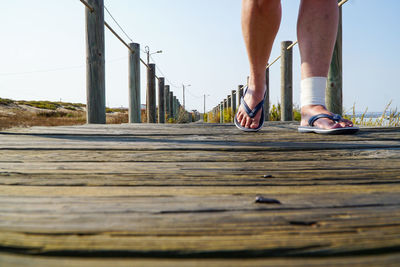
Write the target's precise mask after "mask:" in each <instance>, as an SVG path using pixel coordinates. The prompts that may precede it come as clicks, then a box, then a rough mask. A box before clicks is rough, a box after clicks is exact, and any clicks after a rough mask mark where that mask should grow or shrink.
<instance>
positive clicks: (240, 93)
mask: <svg viewBox="0 0 400 267" xmlns="http://www.w3.org/2000/svg"><path fill="white" fill-rule="evenodd" d="M242 96H243V85H242V84H241V85H238V98H237V99H238V103H237V108H238V109H239V106H240V100H241V99H242Z"/></svg>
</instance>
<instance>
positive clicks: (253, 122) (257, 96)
mask: <svg viewBox="0 0 400 267" xmlns="http://www.w3.org/2000/svg"><path fill="white" fill-rule="evenodd" d="M264 95H265V90H264V91H262V92H259V91H257V92H256V91H255V90H252V89H250V88H249V89H247V92H246V94H245V95H244V97H243V98H244V101H245V102H246V104H247V106H248V107H249V108H250V109H254V108H255V107H256V106H257V105H258V103H260V102H261V101H262V100H263V99H264ZM262 110H263V109H260V110H259V111H258V112H257V114H256V116H255V117H254V118H250V117H249V115H247V113H246V111H245V109H244V107H243V106H242V105H240V106H239V109H238V112H237V114H236V118H237V121H238V122H239V123H240V125H242V126H243V127H245V128H249V129H256V128H257V127H258V125H259V123H260V118H261V112H262Z"/></svg>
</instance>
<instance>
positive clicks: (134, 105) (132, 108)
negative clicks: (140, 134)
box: [129, 43, 141, 123]
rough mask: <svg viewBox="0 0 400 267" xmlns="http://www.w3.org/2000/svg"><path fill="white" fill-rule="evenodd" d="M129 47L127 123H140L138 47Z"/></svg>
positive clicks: (130, 45) (136, 45) (131, 45)
mask: <svg viewBox="0 0 400 267" xmlns="http://www.w3.org/2000/svg"><path fill="white" fill-rule="evenodd" d="M129 47H130V48H131V49H132V50H133V52H131V51H130V50H129V123H140V122H141V118H140V45H139V44H136V43H130V44H129Z"/></svg>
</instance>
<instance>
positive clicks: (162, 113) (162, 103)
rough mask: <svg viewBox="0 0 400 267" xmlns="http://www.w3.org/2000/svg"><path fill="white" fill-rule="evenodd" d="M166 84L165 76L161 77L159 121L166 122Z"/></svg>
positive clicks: (159, 83)
mask: <svg viewBox="0 0 400 267" xmlns="http://www.w3.org/2000/svg"><path fill="white" fill-rule="evenodd" d="M164 86H165V79H164V77H160V78H159V79H158V123H165V99H164V90H165V88H164Z"/></svg>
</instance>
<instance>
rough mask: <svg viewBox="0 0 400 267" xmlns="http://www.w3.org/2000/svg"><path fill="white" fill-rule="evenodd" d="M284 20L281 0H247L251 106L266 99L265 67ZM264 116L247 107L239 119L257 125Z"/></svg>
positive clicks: (245, 27)
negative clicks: (251, 111)
mask: <svg viewBox="0 0 400 267" xmlns="http://www.w3.org/2000/svg"><path fill="white" fill-rule="evenodd" d="M280 21H281V2H280V0H243V2H242V31H243V38H244V41H245V44H246V49H247V55H248V58H249V63H250V79H249V88H248V90H247V93H246V95H245V97H244V100H245V101H246V103H247V105H248V106H249V107H250V108H251V109H253V108H254V107H255V106H256V105H257V104H258V103H259V102H260V101H262V99H263V98H264V92H265V89H266V88H265V68H266V66H267V63H268V59H269V56H270V54H271V49H272V44H273V42H274V39H275V36H276V33H277V32H278V29H279V24H280ZM260 117H261V110H260V111H259V112H258V113H257V115H256V116H255V117H254V118H253V119H251V118H250V117H249V116H248V115H247V114H246V112H245V111H244V109H243V107H239V110H238V113H237V120H238V121H239V122H240V124H241V125H242V126H244V127H247V128H257V127H258V124H259V121H260Z"/></svg>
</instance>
